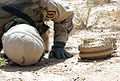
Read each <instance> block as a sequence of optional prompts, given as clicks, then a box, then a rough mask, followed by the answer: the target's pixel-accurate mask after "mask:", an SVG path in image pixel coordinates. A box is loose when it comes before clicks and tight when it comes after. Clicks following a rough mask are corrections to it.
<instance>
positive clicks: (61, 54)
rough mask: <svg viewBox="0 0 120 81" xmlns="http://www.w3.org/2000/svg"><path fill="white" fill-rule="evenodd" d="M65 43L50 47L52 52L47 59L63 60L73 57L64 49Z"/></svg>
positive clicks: (56, 43)
mask: <svg viewBox="0 0 120 81" xmlns="http://www.w3.org/2000/svg"><path fill="white" fill-rule="evenodd" d="M64 46H65V43H63V42H55V44H54V46H53V47H52V50H51V51H50V54H49V58H53V57H55V58H58V59H62V58H63V59H65V58H70V57H72V56H73V55H71V54H69V53H68V52H67V51H66V50H65V49H64Z"/></svg>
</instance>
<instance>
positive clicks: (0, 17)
mask: <svg viewBox="0 0 120 81" xmlns="http://www.w3.org/2000/svg"><path fill="white" fill-rule="evenodd" d="M0 3H2V4H5V5H8V6H11V7H14V8H17V9H19V10H21V11H23V12H24V13H26V14H27V15H29V16H30V17H31V18H32V19H33V20H34V21H35V23H36V24H38V25H37V27H39V23H40V22H41V21H49V20H52V21H53V22H54V31H55V33H54V41H61V42H64V43H66V41H67V40H68V35H69V33H70V31H71V30H72V27H73V23H72V18H73V11H72V10H71V9H70V8H69V7H68V5H67V4H65V3H63V2H61V1H58V0H56V1H55V0H0ZM14 19H17V17H16V16H15V15H13V14H11V13H9V12H6V11H4V10H2V9H1V8H0V37H2V35H3V33H4V31H5V26H6V25H7V24H8V23H10V22H11V21H13V20H14Z"/></svg>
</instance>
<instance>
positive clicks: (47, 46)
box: [41, 30, 50, 53]
mask: <svg viewBox="0 0 120 81" xmlns="http://www.w3.org/2000/svg"><path fill="white" fill-rule="evenodd" d="M49 34H50V30H47V31H46V32H45V33H44V34H43V35H42V36H41V37H42V39H43V40H44V42H45V45H46V50H45V53H47V52H48V51H49Z"/></svg>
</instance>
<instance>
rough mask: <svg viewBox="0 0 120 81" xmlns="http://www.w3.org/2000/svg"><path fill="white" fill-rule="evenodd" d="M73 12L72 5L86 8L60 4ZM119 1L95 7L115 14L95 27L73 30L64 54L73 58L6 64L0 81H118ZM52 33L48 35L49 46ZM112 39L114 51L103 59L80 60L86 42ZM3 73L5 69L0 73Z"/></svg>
mask: <svg viewBox="0 0 120 81" xmlns="http://www.w3.org/2000/svg"><path fill="white" fill-rule="evenodd" d="M63 1H64V2H66V3H68V4H69V5H70V6H71V7H73V9H74V8H75V7H74V5H79V6H81V5H85V4H86V2H85V1H82V0H63ZM119 5H120V1H119V0H117V1H115V0H114V1H113V2H112V3H107V4H103V5H97V6H96V8H95V9H98V8H101V9H102V8H103V9H108V10H109V11H114V12H115V13H113V14H112V15H110V16H107V17H106V18H104V19H103V20H102V21H101V22H100V23H99V24H98V25H97V26H96V27H94V28H92V29H89V30H85V29H80V28H77V27H75V28H74V29H73V31H72V32H71V34H70V37H69V40H68V42H67V45H66V50H67V51H69V52H70V53H71V54H73V55H74V56H73V57H72V58H69V59H59V60H58V59H48V54H46V55H45V57H44V58H43V59H42V60H41V61H40V62H38V63H37V64H35V65H32V66H26V67H21V66H19V65H13V64H8V65H7V66H4V67H1V71H0V81H120V49H119V48H120V40H119V39H120V33H119V32H120V23H119V21H120V20H119V19H120V15H119V14H120V12H119V11H120V6H119ZM52 36H53V31H52V29H51V34H50V44H51V45H50V46H52V41H53V39H52ZM98 37H102V38H103V37H115V38H117V43H116V44H117V47H118V48H117V50H115V53H114V54H113V55H112V56H111V57H108V58H105V59H97V60H87V59H84V60H82V59H80V57H79V51H78V45H80V44H82V40H83V39H85V38H98ZM2 69H5V70H4V71H2Z"/></svg>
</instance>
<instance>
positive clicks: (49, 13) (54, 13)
mask: <svg viewBox="0 0 120 81" xmlns="http://www.w3.org/2000/svg"><path fill="white" fill-rule="evenodd" d="M55 15H56V11H47V15H46V17H47V18H53V17H54V16H55Z"/></svg>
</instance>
